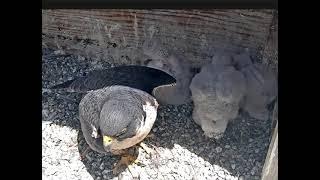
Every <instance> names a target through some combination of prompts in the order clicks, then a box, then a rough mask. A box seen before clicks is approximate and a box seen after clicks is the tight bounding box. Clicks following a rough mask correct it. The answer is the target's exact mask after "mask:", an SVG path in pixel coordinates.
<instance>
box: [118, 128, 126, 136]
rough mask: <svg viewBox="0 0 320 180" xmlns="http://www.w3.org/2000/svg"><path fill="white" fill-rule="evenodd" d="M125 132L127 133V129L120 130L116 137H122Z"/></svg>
mask: <svg viewBox="0 0 320 180" xmlns="http://www.w3.org/2000/svg"><path fill="white" fill-rule="evenodd" d="M126 131H127V128H123V129H122V130H121V132H120V133H118V134H117V135H116V136H121V135H123V134H124V133H125V132H126Z"/></svg>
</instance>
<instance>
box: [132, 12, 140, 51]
mask: <svg viewBox="0 0 320 180" xmlns="http://www.w3.org/2000/svg"><path fill="white" fill-rule="evenodd" d="M133 29H134V36H135V37H136V46H138V42H139V35H138V19H137V15H136V14H134V21H133Z"/></svg>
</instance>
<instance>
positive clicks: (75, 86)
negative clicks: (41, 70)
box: [50, 77, 88, 93]
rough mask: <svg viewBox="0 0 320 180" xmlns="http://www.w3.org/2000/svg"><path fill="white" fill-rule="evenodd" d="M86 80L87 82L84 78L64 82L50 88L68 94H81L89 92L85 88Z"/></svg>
mask: <svg viewBox="0 0 320 180" xmlns="http://www.w3.org/2000/svg"><path fill="white" fill-rule="evenodd" d="M84 80H85V78H84V77H77V78H75V79H72V80H69V81H66V82H63V83H61V84H57V85H54V86H52V87H50V89H63V90H66V91H68V92H79V93H81V92H86V91H88V89H87V88H84V87H85V85H84V83H85V82H84Z"/></svg>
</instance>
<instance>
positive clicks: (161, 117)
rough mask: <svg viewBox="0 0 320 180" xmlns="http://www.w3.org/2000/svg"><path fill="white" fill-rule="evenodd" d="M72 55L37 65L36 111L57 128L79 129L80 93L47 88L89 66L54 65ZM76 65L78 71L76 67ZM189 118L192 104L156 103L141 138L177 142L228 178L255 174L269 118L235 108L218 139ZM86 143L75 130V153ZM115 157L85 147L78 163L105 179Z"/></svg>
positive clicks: (167, 143)
mask: <svg viewBox="0 0 320 180" xmlns="http://www.w3.org/2000/svg"><path fill="white" fill-rule="evenodd" d="M48 54H49V53H48ZM44 55H46V53H44ZM48 57H49V59H50V58H53V59H55V58H57V57H53V56H52V55H50V54H49V55H47V59H48ZM64 58H65V57H64ZM73 58H74V57H71V58H70V60H69V61H70V62H52V63H53V65H55V66H54V67H49V66H48V65H50V63H48V64H45V65H43V67H44V66H45V67H44V68H43V70H44V71H51V72H46V73H43V74H45V75H43V76H42V77H43V80H42V81H43V92H42V105H43V112H42V114H43V121H51V122H53V123H55V124H58V125H61V126H69V127H72V128H74V129H77V130H80V122H79V120H78V104H79V102H80V100H81V97H82V95H79V94H74V93H65V92H62V91H50V90H48V89H47V88H48V87H49V86H51V85H54V84H55V83H57V82H62V80H68V78H70V77H72V76H76V75H80V74H82V73H84V72H85V71H89V70H91V69H92V67H90V66H88V65H87V64H86V63H84V62H81V63H83V64H81V63H80V65H78V64H77V65H76V67H78V68H77V69H74V70H72V69H71V71H74V73H68V72H67V73H66V72H64V68H60V67H64V66H66V67H68V66H72V65H68V63H71V64H72V63H79V61H78V60H72V59H73ZM46 61H48V60H46ZM55 61H57V60H55ZM57 63H58V64H59V63H60V64H59V65H58V64H57ZM63 63H65V64H63ZM87 63H88V62H87ZM81 68H83V70H80V69H81ZM58 73H60V74H58ZM66 74H68V75H66ZM191 117H192V104H186V105H180V106H160V107H159V111H158V116H157V120H156V122H155V124H154V127H153V129H152V133H153V134H154V135H155V137H154V138H151V139H146V140H145V141H144V142H145V143H146V144H147V145H149V147H150V146H151V145H154V146H155V147H163V148H168V149H172V148H173V146H174V144H178V145H180V146H182V147H184V148H186V149H188V150H189V151H190V152H192V153H194V154H196V155H197V156H199V157H201V158H203V159H204V160H205V161H208V162H209V163H210V164H212V165H213V164H215V165H218V166H220V167H223V168H225V169H226V170H228V171H229V172H230V173H231V174H232V175H233V176H239V175H244V174H250V176H259V177H260V174H261V170H262V167H263V163H264V159H265V157H266V154H267V150H268V145H269V140H270V134H271V120H270V119H269V120H268V121H260V120H257V119H254V118H250V117H249V116H248V114H247V113H244V112H240V114H239V117H238V118H237V119H235V120H234V121H233V122H232V123H230V124H229V125H228V128H227V130H226V133H225V135H224V137H223V138H222V139H220V140H218V141H216V140H213V139H209V138H207V137H205V136H203V131H202V129H201V128H200V126H198V125H197V124H195V122H194V121H193V120H192V118H191ZM87 147H88V145H87V143H86V142H85V140H84V137H83V135H82V132H81V130H80V131H79V134H78V149H79V153H80V154H81V153H82V152H83V151H84V150H85V149H86V148H87ZM118 160H119V157H117V156H111V155H102V154H99V153H96V152H94V151H92V150H89V151H88V153H87V156H86V157H85V158H84V159H83V160H82V162H83V163H84V165H85V167H86V168H87V170H88V172H89V173H90V174H91V175H92V176H93V177H94V178H95V179H96V178H97V175H98V176H99V177H100V178H103V179H110V178H112V177H114V176H113V175H112V171H111V168H112V166H113V164H114V163H115V162H117V161H118Z"/></svg>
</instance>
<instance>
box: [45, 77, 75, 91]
mask: <svg viewBox="0 0 320 180" xmlns="http://www.w3.org/2000/svg"><path fill="white" fill-rule="evenodd" d="M75 80H76V79H72V80H69V81H66V82H64V83H61V84H58V85H54V86H52V87H50V89H67V88H70V87H71V84H72V83H73V82H74V81H75Z"/></svg>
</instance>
